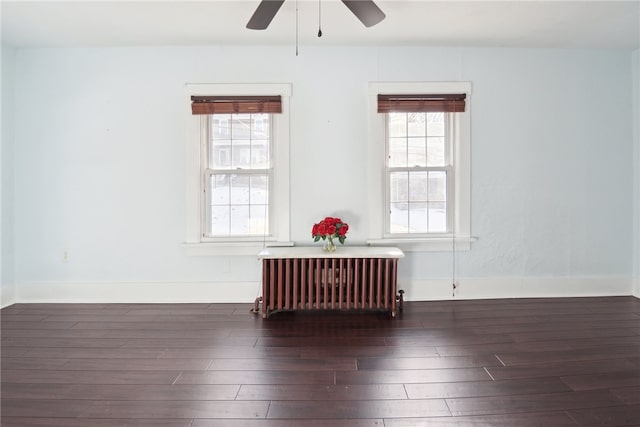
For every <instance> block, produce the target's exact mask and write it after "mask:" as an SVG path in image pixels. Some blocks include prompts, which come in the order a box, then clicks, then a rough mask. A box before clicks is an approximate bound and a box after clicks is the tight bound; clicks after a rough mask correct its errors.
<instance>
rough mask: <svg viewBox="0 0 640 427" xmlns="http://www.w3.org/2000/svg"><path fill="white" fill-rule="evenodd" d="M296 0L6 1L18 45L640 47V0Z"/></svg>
mask: <svg viewBox="0 0 640 427" xmlns="http://www.w3.org/2000/svg"><path fill="white" fill-rule="evenodd" d="M321 1H322V3H321V7H322V31H323V36H322V38H318V37H317V36H316V34H317V31H318V4H319V3H318V0H298V1H297V2H296V0H287V1H285V3H284V5H283V6H282V8H281V9H280V11H279V12H278V14H277V15H276V17H275V18H274V20H273V21H272V22H271V25H270V26H269V28H268V29H267V30H266V31H253V30H248V29H246V28H245V25H246V23H247V21H248V20H249V18H250V17H251V15H252V14H253V11H254V10H255V8H256V7H257V5H258V3H259V0H234V1H216V0H210V1H90V0H85V1H71V2H69V1H39V2H36V1H24V0H23V1H5V0H1V10H0V11H1V14H2V33H1V35H2V43H3V44H7V45H12V46H20V47H26V46H51V47H57V46H184V45H230V44H231V45H294V44H295V43H296V5H297V6H298V37H299V44H300V45H317V46H323V45H326V46H332V45H368V46H389V45H410V46H415V45H421V46H506V47H568V48H607V49H638V48H640V0H632V1H575V0H574V1H556V0H554V1H524V2H520V1H518V2H516V1H478V0H476V1H456V0H448V1H425V0H423V1H405V0H376V4H377V5H378V6H379V7H380V8H381V9H382V10H383V11H384V12H385V13H386V15H387V17H386V19H385V20H384V21H382V22H381V23H380V24H378V25H376V26H374V27H371V28H365V27H364V26H363V25H362V24H361V23H360V21H358V20H357V19H356V18H355V17H354V16H353V14H352V13H351V12H350V11H349V9H347V8H346V7H345V6H344V5H343V4H342V3H341V2H340V1H338V0H321Z"/></svg>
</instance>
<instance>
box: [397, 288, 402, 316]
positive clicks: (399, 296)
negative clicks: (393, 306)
mask: <svg viewBox="0 0 640 427" xmlns="http://www.w3.org/2000/svg"><path fill="white" fill-rule="evenodd" d="M396 301H398V310H399V311H402V307H403V306H404V290H402V289H400V290H399V291H398V295H396Z"/></svg>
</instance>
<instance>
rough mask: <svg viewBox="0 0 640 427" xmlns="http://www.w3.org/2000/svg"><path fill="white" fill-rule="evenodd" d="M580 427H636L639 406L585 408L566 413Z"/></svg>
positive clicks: (639, 412) (638, 419)
mask: <svg viewBox="0 0 640 427" xmlns="http://www.w3.org/2000/svg"><path fill="white" fill-rule="evenodd" d="M568 414H569V416H571V418H573V419H574V420H575V421H576V422H577V423H578V424H579V425H581V426H638V425H640V405H632V406H617V407H611V408H585V409H579V410H570V411H568Z"/></svg>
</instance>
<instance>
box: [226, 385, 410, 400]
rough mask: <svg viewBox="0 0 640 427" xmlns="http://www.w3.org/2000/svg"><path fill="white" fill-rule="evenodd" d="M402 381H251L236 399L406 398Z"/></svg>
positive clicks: (241, 389)
mask: <svg viewBox="0 0 640 427" xmlns="http://www.w3.org/2000/svg"><path fill="white" fill-rule="evenodd" d="M406 398H407V394H406V393H405V390H404V387H403V385H402V384H373V385H318V384H311V385H253V384H249V385H247V384H245V385H242V386H241V387H240V391H239V393H238V396H237V399H238V400H311V401H320V400H388V399H393V400H395V399H406Z"/></svg>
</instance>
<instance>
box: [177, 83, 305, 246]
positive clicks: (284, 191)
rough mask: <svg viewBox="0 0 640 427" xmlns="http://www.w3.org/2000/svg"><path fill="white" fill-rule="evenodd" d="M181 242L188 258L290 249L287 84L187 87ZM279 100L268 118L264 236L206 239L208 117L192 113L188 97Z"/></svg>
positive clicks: (288, 102) (196, 85)
mask: <svg viewBox="0 0 640 427" xmlns="http://www.w3.org/2000/svg"><path fill="white" fill-rule="evenodd" d="M185 95H186V98H187V100H188V102H185V109H186V110H185V114H186V115H188V118H187V143H186V199H187V203H186V204H187V212H186V238H185V243H184V246H185V247H186V248H187V254H188V255H196V256H198V255H255V254H257V253H258V252H259V251H260V249H262V248H263V247H265V246H292V245H293V243H292V242H291V241H290V213H289V204H290V203H289V200H290V198H289V192H290V190H289V187H290V185H289V140H290V112H289V111H290V110H289V105H290V97H291V85H290V84H286V83H283V84H260V83H257V84H187V85H186V87H185ZM207 95H216V96H217V95H219V96H262V95H265V96H266V95H280V96H281V102H282V113H278V114H271V135H270V136H271V141H270V143H271V147H270V149H271V162H272V163H271V164H270V165H269V166H270V169H271V171H270V177H271V179H272V180H273V183H272V184H270V190H271V191H270V194H269V221H270V224H269V225H270V226H269V231H270V233H269V235H268V236H263V235H251V236H219V237H213V236H206V227H207V226H206V220H207V217H206V212H207V208H206V203H205V200H206V198H207V197H208V196H207V194H206V193H205V188H206V185H207V184H206V179H205V177H206V171H207V167H208V158H207V157H206V155H207V150H208V148H209V141H208V137H209V126H210V120H209V118H210V117H211V115H193V114H191V96H207Z"/></svg>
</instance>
